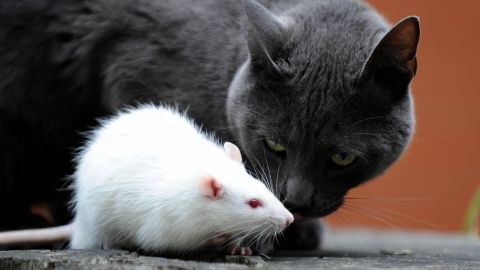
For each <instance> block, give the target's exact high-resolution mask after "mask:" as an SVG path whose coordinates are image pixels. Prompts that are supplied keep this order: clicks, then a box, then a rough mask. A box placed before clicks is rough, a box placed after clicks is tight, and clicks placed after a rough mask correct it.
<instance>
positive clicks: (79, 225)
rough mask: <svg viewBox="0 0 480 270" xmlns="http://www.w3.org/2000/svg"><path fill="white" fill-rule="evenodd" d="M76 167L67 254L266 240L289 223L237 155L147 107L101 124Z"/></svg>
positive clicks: (177, 118) (180, 119)
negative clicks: (222, 238)
mask: <svg viewBox="0 0 480 270" xmlns="http://www.w3.org/2000/svg"><path fill="white" fill-rule="evenodd" d="M229 156H230V158H229ZM239 161H240V162H239ZM77 162H78V165H77V170H76V172H75V174H74V177H73V178H74V185H73V186H74V190H75V199H74V202H75V219H74V222H73V224H74V230H73V235H72V239H71V247H72V248H75V249H90V248H101V247H106V248H127V249H137V248H140V249H143V250H147V251H157V252H158V251H160V252H163V251H173V252H178V251H187V250H191V249H195V248H198V247H201V246H204V245H206V244H208V243H209V242H210V241H209V240H212V239H213V238H215V237H216V236H223V235H226V236H227V237H228V238H230V239H229V240H231V241H233V240H234V239H241V238H243V237H245V236H246V235H257V234H260V233H262V234H264V235H267V234H269V233H270V234H271V235H273V234H274V233H276V232H279V231H281V230H282V229H283V228H284V227H285V226H286V225H288V224H290V223H291V222H292V221H293V216H292V214H291V213H290V212H288V210H287V209H285V208H284V207H283V205H282V204H281V203H280V202H279V201H278V200H277V199H276V197H275V196H274V195H273V194H272V193H271V192H270V191H269V190H268V189H267V188H266V187H265V185H264V184H263V183H261V182H260V181H258V180H256V179H254V178H253V177H251V176H250V175H248V174H247V172H246V171H245V169H244V167H243V165H242V163H241V156H240V152H239V151H238V148H236V147H235V146H234V145H232V144H228V143H227V144H226V146H225V150H224V149H223V148H222V147H221V146H219V145H218V144H217V143H215V142H214V139H213V138H212V137H211V136H207V135H204V134H202V133H201V132H200V130H199V129H198V128H197V127H195V126H194V125H193V124H192V123H191V122H190V121H189V120H188V119H186V118H185V116H183V115H180V114H178V113H176V112H175V111H172V110H170V109H165V108H161V107H153V106H147V107H142V108H139V109H135V110H130V111H128V112H126V113H121V114H119V115H118V116H116V117H114V118H112V119H111V120H108V121H106V122H104V123H103V125H102V126H101V127H100V128H99V129H96V130H95V132H94V134H93V136H92V137H91V139H90V141H89V142H88V143H87V144H86V146H85V147H84V149H83V150H82V151H81V152H80V155H79V156H78V159H77ZM251 200H258V201H260V205H258V206H255V203H254V205H253V206H255V207H252V206H251V205H252V204H249V203H250V202H251ZM262 231H263V232H262ZM239 244H240V243H239Z"/></svg>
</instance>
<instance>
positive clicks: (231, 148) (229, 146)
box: [223, 142, 242, 162]
mask: <svg viewBox="0 0 480 270" xmlns="http://www.w3.org/2000/svg"><path fill="white" fill-rule="evenodd" d="M223 148H225V152H227V155H228V156H229V157H230V158H231V159H233V160H235V161H238V162H242V153H241V152H240V149H238V147H237V146H236V145H235V144H233V143H231V142H226V143H225V144H224V145H223Z"/></svg>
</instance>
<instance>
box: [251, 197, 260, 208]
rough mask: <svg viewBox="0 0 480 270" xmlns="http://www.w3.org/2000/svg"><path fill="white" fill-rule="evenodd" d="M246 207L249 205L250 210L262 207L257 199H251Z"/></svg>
mask: <svg viewBox="0 0 480 270" xmlns="http://www.w3.org/2000/svg"><path fill="white" fill-rule="evenodd" d="M248 205H250V207H251V208H257V207H259V206H262V203H261V202H260V201H259V200H257V199H252V200H250V201H248Z"/></svg>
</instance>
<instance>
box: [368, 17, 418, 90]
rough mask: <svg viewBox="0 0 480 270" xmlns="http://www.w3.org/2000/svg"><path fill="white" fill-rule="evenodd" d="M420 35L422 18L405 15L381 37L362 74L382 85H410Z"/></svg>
mask: <svg viewBox="0 0 480 270" xmlns="http://www.w3.org/2000/svg"><path fill="white" fill-rule="evenodd" d="M419 38H420V24H419V20H418V18H417V17H408V18H406V19H403V20H402V21H400V22H399V23H397V24H396V25H395V26H394V27H393V28H392V29H391V30H390V31H389V32H388V33H387V34H385V36H384V37H383V38H382V39H381V40H380V42H379V43H378V45H377V46H376V47H375V49H374V50H373V52H372V54H371V55H370V57H369V59H368V61H367V62H366V64H365V67H364V69H363V74H362V76H363V77H369V78H370V79H374V80H375V81H377V83H380V84H382V85H386V86H389V85H390V86H392V87H393V88H398V89H403V90H405V89H407V88H408V84H409V83H410V81H411V80H412V78H413V77H414V76H415V73H416V71H417V57H416V53H417V46H418V41H419ZM399 91H402V90H399Z"/></svg>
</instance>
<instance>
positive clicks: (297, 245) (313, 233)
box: [274, 219, 323, 251]
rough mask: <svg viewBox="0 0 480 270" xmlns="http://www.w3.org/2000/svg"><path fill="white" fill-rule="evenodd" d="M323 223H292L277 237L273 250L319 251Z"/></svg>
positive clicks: (317, 220)
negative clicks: (281, 235) (282, 235)
mask: <svg viewBox="0 0 480 270" xmlns="http://www.w3.org/2000/svg"><path fill="white" fill-rule="evenodd" d="M322 232H323V223H322V222H321V221H320V219H312V220H308V221H302V222H294V223H293V224H291V225H290V226H288V227H287V228H286V229H285V231H284V236H285V237H279V238H278V242H276V243H275V247H274V249H275V250H284V251H288V250H292V251H294V250H295V251H308V250H319V249H320V248H321V244H322Z"/></svg>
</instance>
